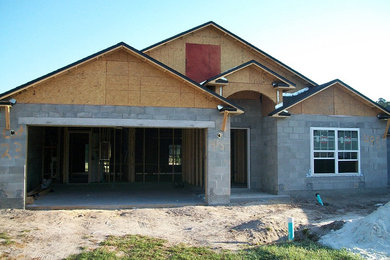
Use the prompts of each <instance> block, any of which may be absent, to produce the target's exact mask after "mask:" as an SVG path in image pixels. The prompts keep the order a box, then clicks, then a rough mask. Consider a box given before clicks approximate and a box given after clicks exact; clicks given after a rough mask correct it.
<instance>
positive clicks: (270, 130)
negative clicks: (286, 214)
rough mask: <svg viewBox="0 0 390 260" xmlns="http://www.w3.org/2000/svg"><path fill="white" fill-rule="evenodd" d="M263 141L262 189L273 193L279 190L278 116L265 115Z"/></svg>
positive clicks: (261, 155)
mask: <svg viewBox="0 0 390 260" xmlns="http://www.w3.org/2000/svg"><path fill="white" fill-rule="evenodd" d="M262 129H263V143H264V146H263V148H262V150H261V154H260V157H261V162H262V167H261V174H262V181H261V190H262V191H265V192H269V193H273V194H277V192H278V179H279V175H278V170H279V160H278V159H279V157H278V156H279V153H278V151H279V147H278V136H277V135H278V132H277V118H273V117H265V118H264V120H263V124H262Z"/></svg>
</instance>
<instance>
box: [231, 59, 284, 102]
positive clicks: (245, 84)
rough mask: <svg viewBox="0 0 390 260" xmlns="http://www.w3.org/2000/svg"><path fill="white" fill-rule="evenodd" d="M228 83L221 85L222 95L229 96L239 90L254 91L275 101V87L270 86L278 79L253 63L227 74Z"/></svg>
mask: <svg viewBox="0 0 390 260" xmlns="http://www.w3.org/2000/svg"><path fill="white" fill-rule="evenodd" d="M225 77H226V78H227V79H228V81H229V84H228V85H227V86H225V87H223V96H224V97H229V96H231V95H234V93H237V92H240V91H255V92H259V93H262V94H263V95H266V96H267V97H268V98H270V99H271V100H272V101H273V102H274V103H276V99H277V98H276V89H275V88H274V87H273V86H272V83H273V82H274V81H278V79H277V78H276V77H274V76H271V75H270V74H268V73H267V72H265V71H263V70H262V69H259V68H257V67H256V66H255V65H253V66H249V67H246V68H244V69H242V70H239V71H237V72H235V73H232V74H230V75H228V76H225Z"/></svg>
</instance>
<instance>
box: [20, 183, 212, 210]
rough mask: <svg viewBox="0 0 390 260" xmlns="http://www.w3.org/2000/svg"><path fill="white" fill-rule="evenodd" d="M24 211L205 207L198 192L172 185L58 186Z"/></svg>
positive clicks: (27, 206)
mask: <svg viewBox="0 0 390 260" xmlns="http://www.w3.org/2000/svg"><path fill="white" fill-rule="evenodd" d="M52 190H53V191H52V192H50V193H48V194H47V195H45V196H42V197H39V198H37V199H36V200H35V201H34V203H33V204H30V205H26V209H36V210H44V209H125V208H145V207H153V208H155V207H178V206H187V205H206V203H205V201H204V199H203V197H204V194H202V193H201V191H200V190H193V189H191V188H175V187H174V186H173V185H172V184H165V183H164V184H128V183H126V184H124V183H123V184H120V183H116V184H57V185H54V186H53V189H52Z"/></svg>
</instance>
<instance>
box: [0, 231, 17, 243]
mask: <svg viewBox="0 0 390 260" xmlns="http://www.w3.org/2000/svg"><path fill="white" fill-rule="evenodd" d="M13 242H14V241H12V240H11V238H10V237H9V236H8V234H7V233H5V232H1V233H0V245H3V246H4V245H10V244H12V243H13Z"/></svg>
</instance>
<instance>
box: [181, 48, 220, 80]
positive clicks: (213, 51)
mask: <svg viewBox="0 0 390 260" xmlns="http://www.w3.org/2000/svg"><path fill="white" fill-rule="evenodd" d="M219 73H221V46H219V45H209V44H195V43H187V44H186V76H187V77H189V78H190V79H192V80H194V81H196V82H202V81H204V80H206V79H209V78H211V77H213V76H215V75H218V74H219Z"/></svg>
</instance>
